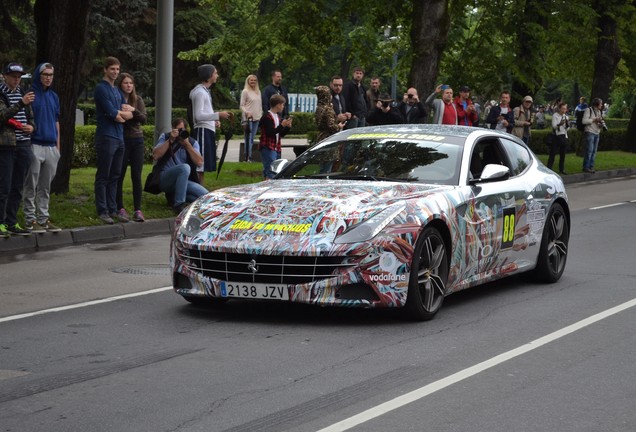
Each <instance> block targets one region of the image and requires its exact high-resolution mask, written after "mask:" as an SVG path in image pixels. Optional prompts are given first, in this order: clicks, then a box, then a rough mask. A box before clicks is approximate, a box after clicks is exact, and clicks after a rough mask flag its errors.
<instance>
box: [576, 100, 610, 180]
mask: <svg viewBox="0 0 636 432" xmlns="http://www.w3.org/2000/svg"><path fill="white" fill-rule="evenodd" d="M582 123H583V124H584V125H585V143H586V148H585V155H584V157H583V172H586V173H591V174H594V173H595V172H596V171H594V160H595V159H596V151H597V150H598V141H599V138H600V134H601V129H602V130H607V126H606V125H605V120H603V100H602V99H600V98H594V99H593V100H592V105H591V106H589V107H588V108H587V109H586V110H585V112H584V113H583V120H582Z"/></svg>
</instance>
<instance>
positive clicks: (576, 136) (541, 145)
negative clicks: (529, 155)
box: [530, 128, 627, 154]
mask: <svg viewBox="0 0 636 432" xmlns="http://www.w3.org/2000/svg"><path fill="white" fill-rule="evenodd" d="M551 133H552V129H549V128H546V129H533V130H532V137H531V139H530V148H531V149H532V151H533V152H535V153H536V154H548V153H550V148H549V147H548V144H547V139H548V136H549V135H550V134H551ZM582 134H583V132H581V131H579V130H577V129H575V128H572V129H569V130H568V143H569V148H570V149H574V150H576V149H577V147H578V146H579V143H581V140H582ZM626 134H627V129H612V128H610V129H609V130H607V131H604V132H602V133H601V139H600V140H599V143H598V151H607V150H623V143H624V142H625V135H626Z"/></svg>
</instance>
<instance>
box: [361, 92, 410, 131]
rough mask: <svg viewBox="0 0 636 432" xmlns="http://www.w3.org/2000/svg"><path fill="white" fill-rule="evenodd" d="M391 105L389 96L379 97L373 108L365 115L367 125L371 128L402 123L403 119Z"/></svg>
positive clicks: (391, 100)
mask: <svg viewBox="0 0 636 432" xmlns="http://www.w3.org/2000/svg"><path fill="white" fill-rule="evenodd" d="M393 105H394V104H393V99H391V96H389V95H387V94H383V95H381V96H380V98H379V99H378V100H377V101H376V102H375V108H373V109H372V110H371V112H370V113H369V114H368V115H367V123H368V124H369V125H372V126H380V125H390V124H402V123H404V117H402V114H400V111H398V109H397V108H396V107H395V106H393Z"/></svg>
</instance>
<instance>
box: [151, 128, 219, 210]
mask: <svg viewBox="0 0 636 432" xmlns="http://www.w3.org/2000/svg"><path fill="white" fill-rule="evenodd" d="M152 158H153V159H154V160H155V161H156V162H155V164H156V165H160V167H161V168H160V181H159V187H160V188H161V191H162V192H164V193H165V194H166V198H168V202H170V201H171V198H172V207H173V209H174V211H175V212H176V213H177V214H179V213H180V212H181V211H182V210H183V209H184V208H185V207H187V206H188V204H190V203H191V202H193V201H194V200H196V199H197V198H198V197H200V196H201V195H205V194H206V193H208V191H207V189H205V188H204V187H203V186H202V185H200V184H199V183H198V175H197V172H196V168H197V167H200V166H202V165H203V157H202V156H201V152H200V147H199V143H198V142H197V141H196V140H195V139H193V138H191V137H190V134H189V133H188V130H187V129H186V121H185V120H184V119H182V118H177V119H174V120H173V121H172V130H171V131H170V132H167V133H164V134H162V135H161V136H160V137H159V141H158V142H157V144H156V145H155V147H154V149H153V150H152Z"/></svg>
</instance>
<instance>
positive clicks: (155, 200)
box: [20, 151, 636, 228]
mask: <svg viewBox="0 0 636 432" xmlns="http://www.w3.org/2000/svg"><path fill="white" fill-rule="evenodd" d="M539 159H541V161H542V162H543V163H546V161H547V160H548V155H539ZM558 160H559V157H558V156H557V157H556V160H555V165H554V168H557V167H558ZM582 165H583V158H582V157H579V156H576V155H575V154H574V153H568V154H567V155H566V157H565V171H566V172H567V173H568V174H576V173H580V172H582ZM635 166H636V153H627V152H622V151H604V152H599V153H598V155H597V157H596V164H595V169H596V170H597V171H604V170H610V169H618V168H629V167H635ZM151 168H152V166H151V165H146V166H144V171H143V174H142V179H144V180H145V178H146V175H147V173H149V172H150V170H151ZM262 169H263V167H262V165H261V164H260V163H245V162H226V163H225V164H223V169H222V171H221V175H220V176H219V179H218V180H216V179H215V178H216V174H215V173H206V175H205V186H206V188H207V189H208V190H213V189H219V188H222V187H226V186H232V185H238V184H246V183H256V182H258V181H261V179H262V177H261V176H262ZM94 181H95V168H80V169H74V170H72V171H71V184H70V187H69V189H70V191H69V192H68V193H66V194H63V195H52V196H51V205H50V214H51V220H53V221H54V222H55V223H56V224H57V225H59V226H61V227H63V228H76V227H83V226H91V225H101V224H102V222H101V221H100V220H99V219H98V218H97V215H96V212H95V195H94V192H93V185H94ZM124 205H125V207H126V209H127V210H128V212H129V213H132V210H133V208H132V185H131V182H130V174H128V175H127V176H126V179H125V181H124ZM142 211H143V212H144V215H145V216H146V219H160V218H167V217H172V216H174V214H173V212H172V209H171V208H170V207H168V205H167V203H166V199H165V197H164V195H163V194H160V195H151V194H148V193H145V192H144V193H143V201H142ZM20 216H22V212H21V211H20Z"/></svg>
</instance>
